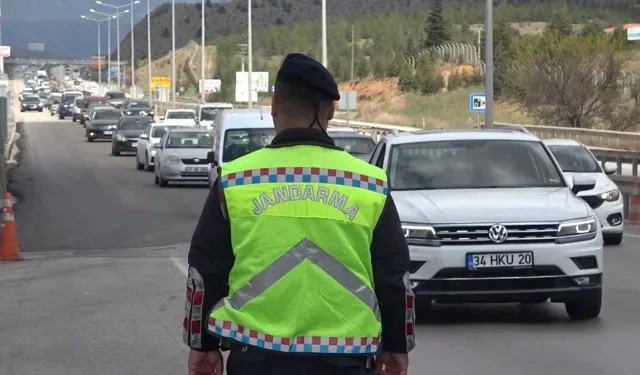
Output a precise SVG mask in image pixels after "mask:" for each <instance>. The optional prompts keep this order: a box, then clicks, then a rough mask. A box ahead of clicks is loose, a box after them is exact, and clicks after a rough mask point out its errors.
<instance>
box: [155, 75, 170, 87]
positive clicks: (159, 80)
mask: <svg viewBox="0 0 640 375" xmlns="http://www.w3.org/2000/svg"><path fill="white" fill-rule="evenodd" d="M151 85H152V86H158V87H162V88H166V89H168V88H171V77H151Z"/></svg>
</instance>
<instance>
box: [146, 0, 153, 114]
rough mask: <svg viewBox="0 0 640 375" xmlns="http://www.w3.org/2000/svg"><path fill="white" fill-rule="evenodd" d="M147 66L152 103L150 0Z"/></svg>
mask: <svg viewBox="0 0 640 375" xmlns="http://www.w3.org/2000/svg"><path fill="white" fill-rule="evenodd" d="M147 68H148V69H149V102H150V104H151V105H153V88H152V87H151V0H147Z"/></svg>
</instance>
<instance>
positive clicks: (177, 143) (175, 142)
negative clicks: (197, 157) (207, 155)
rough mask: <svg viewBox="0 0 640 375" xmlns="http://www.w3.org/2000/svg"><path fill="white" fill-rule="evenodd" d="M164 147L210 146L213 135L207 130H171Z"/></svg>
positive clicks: (211, 145)
mask: <svg viewBox="0 0 640 375" xmlns="http://www.w3.org/2000/svg"><path fill="white" fill-rule="evenodd" d="M165 147H166V148H212V147H213V135H212V134H211V133H208V132H180V131H177V132H171V133H170V134H169V137H168V139H167V144H166V146H165Z"/></svg>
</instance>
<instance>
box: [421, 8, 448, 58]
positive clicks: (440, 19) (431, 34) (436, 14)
mask: <svg viewBox="0 0 640 375" xmlns="http://www.w3.org/2000/svg"><path fill="white" fill-rule="evenodd" d="M424 31H425V40H424V47H425V48H431V47H436V46H439V45H442V44H443V43H444V42H446V41H448V40H450V39H451V37H450V35H449V33H448V32H447V23H446V21H445V19H444V16H443V15H442V0H433V4H432V6H431V11H430V12H429V16H428V17H427V20H426V23H425V28H424Z"/></svg>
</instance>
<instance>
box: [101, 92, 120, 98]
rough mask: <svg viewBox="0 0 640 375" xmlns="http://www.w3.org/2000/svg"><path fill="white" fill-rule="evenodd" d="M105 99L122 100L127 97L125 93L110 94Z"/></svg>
mask: <svg viewBox="0 0 640 375" xmlns="http://www.w3.org/2000/svg"><path fill="white" fill-rule="evenodd" d="M104 97H105V99H122V98H124V97H125V95H124V93H123V92H108V93H107V94H106V95H105V96H104Z"/></svg>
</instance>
